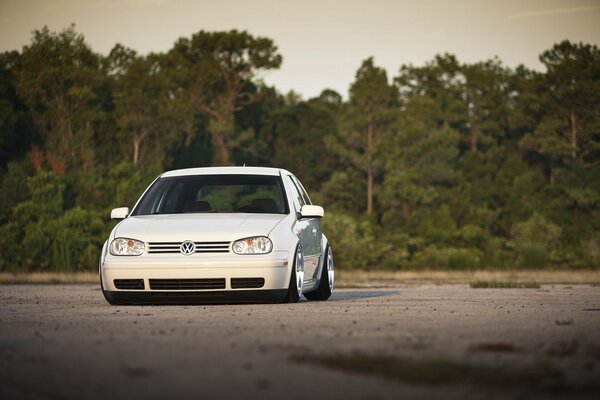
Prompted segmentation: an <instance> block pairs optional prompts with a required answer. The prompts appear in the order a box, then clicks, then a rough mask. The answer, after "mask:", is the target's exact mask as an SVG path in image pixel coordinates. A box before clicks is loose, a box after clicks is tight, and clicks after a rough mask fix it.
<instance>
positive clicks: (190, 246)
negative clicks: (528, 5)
mask: <svg viewBox="0 0 600 400" xmlns="http://www.w3.org/2000/svg"><path fill="white" fill-rule="evenodd" d="M179 251H181V254H183V255H186V256H189V255H190V254H193V253H194V252H195V251H196V245H195V244H194V242H192V241H191V240H186V241H185V242H183V243H181V246H179Z"/></svg>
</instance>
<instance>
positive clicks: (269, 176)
mask: <svg viewBox="0 0 600 400" xmlns="http://www.w3.org/2000/svg"><path fill="white" fill-rule="evenodd" d="M323 213H324V211H323V208H322V207H319V206H316V205H313V204H312V203H311V201H310V198H309V197H308V194H307V193H306V191H305V190H304V188H303V187H302V184H300V181H298V179H297V178H296V177H295V176H294V175H293V174H291V173H290V172H288V171H286V170H283V169H277V168H259V167H213V168H190V169H181V170H175V171H169V172H165V173H163V174H162V175H161V176H159V177H158V178H156V180H155V181H154V182H152V184H151V185H150V186H149V187H148V188H147V189H146V190H145V192H144V193H143V194H142V196H141V197H140V199H139V200H138V201H137V203H136V205H135V206H134V207H133V210H132V211H131V212H129V208H127V207H122V208H115V209H114V210H112V212H111V218H113V219H122V221H121V222H119V224H117V225H116V226H115V228H114V229H113V230H112V232H111V233H110V236H109V238H108V240H107V241H106V242H105V243H104V246H103V248H102V254H101V255H100V284H101V286H102V292H103V293H104V297H105V298H106V300H107V301H108V302H109V303H110V304H139V303H193V302H212V303H227V302H260V301H268V302H297V301H298V300H299V299H300V297H301V295H304V297H306V298H307V299H309V300H327V299H328V298H329V297H330V296H331V292H332V291H333V284H334V270H333V254H332V251H331V247H330V246H329V243H328V241H327V238H326V237H325V235H323V233H322V232H321V227H320V225H319V219H320V218H321V217H323Z"/></svg>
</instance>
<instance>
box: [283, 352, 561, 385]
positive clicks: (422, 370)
mask: <svg viewBox="0 0 600 400" xmlns="http://www.w3.org/2000/svg"><path fill="white" fill-rule="evenodd" d="M292 359H293V360H294V361H297V362H300V363H309V364H316V365H321V366H324V367H328V368H332V369H337V370H341V371H346V372H351V373H359V374H366V375H373V376H379V377H382V378H386V379H390V380H394V381H400V382H405V383H411V384H420V385H444V384H452V383H453V384H461V383H470V384H475V385H483V386H498V387H500V386H532V385H534V386H535V385H539V384H541V383H542V381H543V380H546V379H548V378H552V379H553V380H554V382H557V381H560V380H561V378H562V377H561V376H560V374H558V373H557V372H556V371H555V370H553V369H551V368H550V367H548V366H547V365H536V366H535V367H530V368H514V367H511V368H499V367H491V366H485V365H470V364H461V363H456V362H453V361H448V360H441V359H438V360H413V359H408V358H396V357H389V356H383V355H382V356H373V355H365V354H352V355H343V354H333V355H301V356H295V357H293V358H292Z"/></svg>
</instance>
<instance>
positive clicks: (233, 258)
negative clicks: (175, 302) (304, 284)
mask: <svg viewBox="0 0 600 400" xmlns="http://www.w3.org/2000/svg"><path fill="white" fill-rule="evenodd" d="M288 257H289V255H288V252H272V253H270V254H264V255H246V256H240V255H235V254H218V255H217V254H212V255H191V256H183V255H179V254H175V255H170V254H164V255H142V256H139V257H135V256H131V257H126V256H125V257H118V256H112V255H107V256H106V257H105V258H104V260H103V262H102V263H101V266H100V274H101V278H102V285H103V289H104V290H105V291H109V292H111V293H115V294H118V293H127V294H129V295H133V294H135V295H134V297H135V296H141V297H143V296H142V295H143V294H144V292H150V293H166V292H169V293H172V292H173V291H172V290H156V289H154V290H153V289H151V287H150V279H175V280H176V279H223V278H224V279H225V287H224V288H219V289H202V290H197V289H196V290H194V289H192V290H177V291H176V292H175V293H178V295H180V293H190V292H191V295H192V296H196V297H198V296H199V295H198V293H215V294H214V295H213V296H216V295H217V294H216V292H232V293H235V292H248V290H245V289H233V288H232V287H231V279H232V278H263V279H264V285H263V286H262V287H260V290H256V292H265V294H266V292H267V291H271V290H286V289H287V288H288V286H289V279H290V271H291V270H290V267H289V265H290V262H289V260H288ZM120 279H136V280H137V279H142V280H143V282H144V288H143V289H142V290H120V289H118V288H117V287H116V286H115V284H114V281H115V280H120ZM146 294H148V293H146ZM152 296H154V297H156V296H157V294H153V295H152ZM152 296H148V297H152ZM234 297H235V296H234Z"/></svg>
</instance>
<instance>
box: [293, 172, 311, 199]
mask: <svg viewBox="0 0 600 400" xmlns="http://www.w3.org/2000/svg"><path fill="white" fill-rule="evenodd" d="M292 178H293V180H294V182H295V183H296V187H297V188H298V189H299V190H300V195H302V198H303V199H304V204H312V201H310V197H308V193H306V189H304V186H302V183H300V181H299V180H298V178H296V177H295V176H294V177H292Z"/></svg>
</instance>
